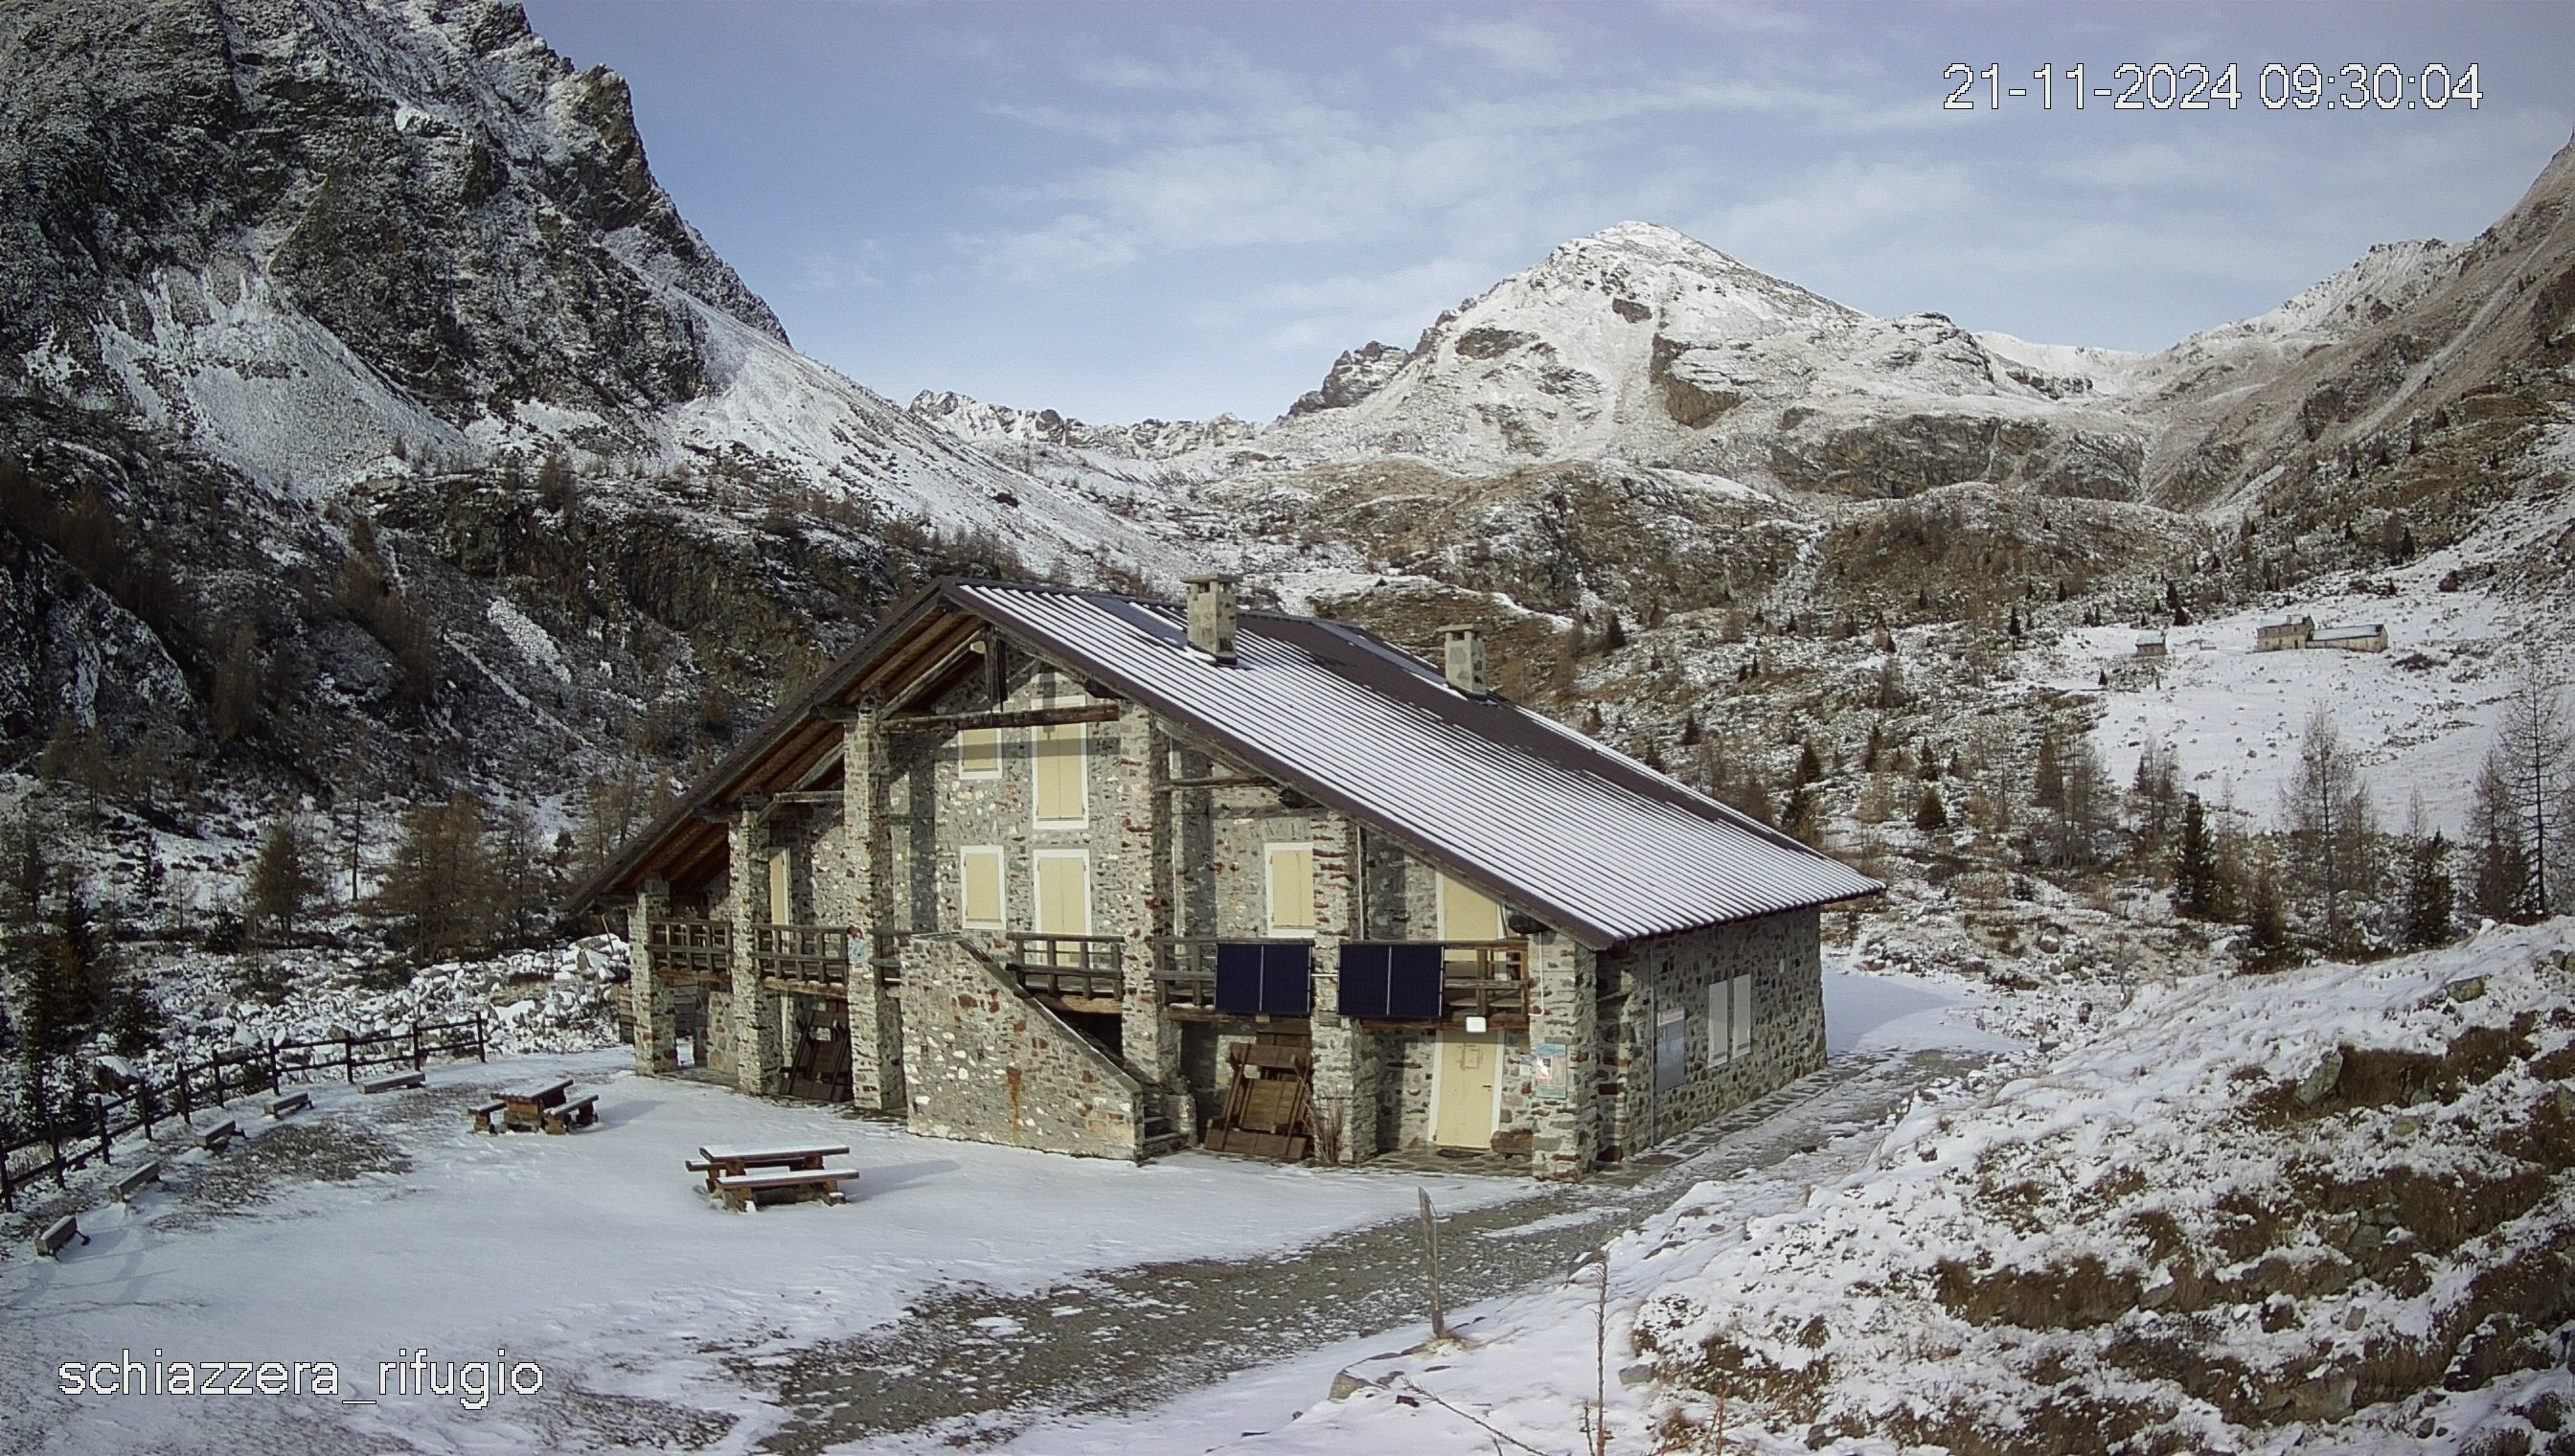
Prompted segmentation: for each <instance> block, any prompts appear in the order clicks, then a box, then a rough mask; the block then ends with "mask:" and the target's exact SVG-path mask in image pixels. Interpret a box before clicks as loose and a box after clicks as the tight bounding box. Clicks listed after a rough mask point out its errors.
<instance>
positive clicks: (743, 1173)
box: [688, 1141, 858, 1198]
mask: <svg viewBox="0 0 2575 1456" xmlns="http://www.w3.org/2000/svg"><path fill="white" fill-rule="evenodd" d="M845 1152H850V1144H845V1141H842V1144H814V1147H701V1149H698V1157H696V1159H693V1162H690V1165H688V1170H690V1172H706V1193H708V1196H711V1198H714V1196H719V1193H724V1183H726V1180H744V1177H757V1175H762V1172H824V1159H827V1157H840V1154H845ZM848 1177H858V1172H850V1175H848ZM791 1185H801V1183H791Z"/></svg>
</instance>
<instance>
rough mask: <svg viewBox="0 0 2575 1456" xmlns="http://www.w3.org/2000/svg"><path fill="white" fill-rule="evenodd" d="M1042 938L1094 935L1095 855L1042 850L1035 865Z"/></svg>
mask: <svg viewBox="0 0 2575 1456" xmlns="http://www.w3.org/2000/svg"><path fill="white" fill-rule="evenodd" d="M1034 864H1035V868H1036V871H1037V884H1038V923H1037V931H1038V933H1039V934H1041V935H1088V934H1090V933H1091V854H1090V852H1089V851H1088V850H1083V849H1040V850H1038V851H1037V855H1036V858H1035V861H1034Z"/></svg>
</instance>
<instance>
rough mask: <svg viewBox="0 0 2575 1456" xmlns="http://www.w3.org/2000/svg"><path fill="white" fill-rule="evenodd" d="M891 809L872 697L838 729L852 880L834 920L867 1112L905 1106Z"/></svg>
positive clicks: (880, 709)
mask: <svg viewBox="0 0 2575 1456" xmlns="http://www.w3.org/2000/svg"><path fill="white" fill-rule="evenodd" d="M916 791H918V789H917V788H916ZM893 802H894V768H893V754H892V752H891V750H890V748H889V746H888V744H887V741H886V731H885V707H884V704H883V703H882V702H880V701H879V700H877V699H876V698H874V697H871V698H870V699H869V700H868V701H867V702H865V703H864V704H862V705H860V708H859V711H858V712H857V713H856V714H855V715H854V716H852V717H851V718H850V719H849V720H848V721H847V722H846V723H844V724H843V725H842V728H841V832H842V833H844V834H846V835H848V836H849V842H848V844H847V846H846V847H847V849H848V862H849V876H850V879H849V884H848V885H847V887H846V891H845V893H844V895H843V896H842V899H841V903H840V905H839V908H838V909H837V911H836V913H837V914H838V915H839V916H840V917H841V918H842V919H844V920H846V921H847V923H848V925H849V927H850V966H849V976H848V982H847V990H846V992H845V994H846V995H847V996H848V998H849V1005H850V1100H851V1102H852V1103H853V1104H854V1105H857V1106H860V1107H865V1108H867V1109H868V1110H869V1111H872V1112H900V1111H903V1110H904V1106H905V1098H904V1074H903V1073H904V1050H903V1007H902V1003H901V1001H900V1000H899V999H898V998H897V997H896V995H895V992H894V987H893V986H892V985H889V984H888V982H890V981H891V982H895V983H898V984H899V983H900V982H901V980H902V977H903V965H902V960H901V956H900V954H899V953H898V951H897V950H896V945H897V943H898V942H897V941H896V939H895V936H894V933H893V930H894V927H892V926H890V925H888V924H886V923H885V920H886V905H887V903H888V900H889V898H890V897H889V896H888V894H887V893H886V881H887V878H888V876H889V875H890V874H892V873H893V870H894V809H893Z"/></svg>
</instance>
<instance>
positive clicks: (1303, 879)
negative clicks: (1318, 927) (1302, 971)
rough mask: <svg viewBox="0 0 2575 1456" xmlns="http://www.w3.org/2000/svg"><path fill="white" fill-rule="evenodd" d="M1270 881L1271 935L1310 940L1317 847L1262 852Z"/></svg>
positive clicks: (1288, 846) (1275, 846)
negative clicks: (1315, 851) (1315, 848)
mask: <svg viewBox="0 0 2575 1456" xmlns="http://www.w3.org/2000/svg"><path fill="white" fill-rule="evenodd" d="M1261 857H1262V861H1263V865H1264V868H1265V870H1266V876H1265V877H1266V878H1267V879H1268V880H1269V900H1270V934H1271V936H1272V938H1274V939H1282V940H1301V939H1309V938H1311V937H1312V936H1313V933H1314V846H1313V845H1311V844H1272V845H1269V846H1267V847H1265V848H1264V849H1263V850H1262V852H1261Z"/></svg>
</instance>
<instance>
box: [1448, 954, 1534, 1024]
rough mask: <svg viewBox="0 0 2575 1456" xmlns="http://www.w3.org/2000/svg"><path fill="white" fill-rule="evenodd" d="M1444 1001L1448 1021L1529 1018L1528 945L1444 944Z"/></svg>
mask: <svg viewBox="0 0 2575 1456" xmlns="http://www.w3.org/2000/svg"><path fill="white" fill-rule="evenodd" d="M1439 945H1440V950H1441V952H1442V953H1441V956H1440V961H1441V970H1442V975H1441V977H1440V980H1441V992H1440V993H1441V1000H1442V1002H1443V1003H1444V1004H1445V1005H1446V1007H1447V1009H1448V1019H1449V1020H1451V1021H1458V1020H1462V1019H1464V1018H1465V1017H1468V1016H1482V1017H1485V1018H1487V1019H1501V1020H1510V1019H1514V1018H1517V1019H1521V1020H1525V1018H1526V1017H1527V1015H1528V1006H1529V996H1528V942H1527V941H1525V940H1443V941H1441V942H1439Z"/></svg>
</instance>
